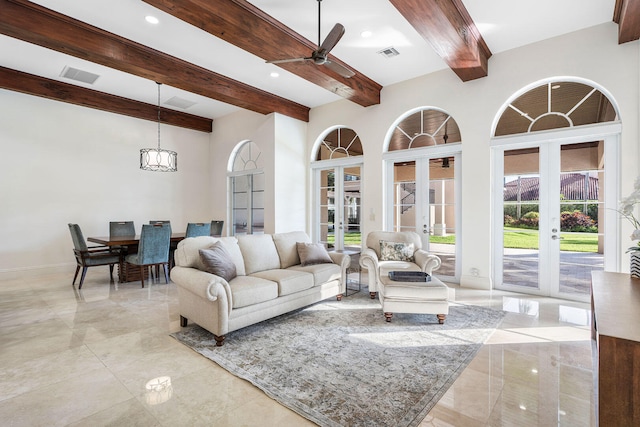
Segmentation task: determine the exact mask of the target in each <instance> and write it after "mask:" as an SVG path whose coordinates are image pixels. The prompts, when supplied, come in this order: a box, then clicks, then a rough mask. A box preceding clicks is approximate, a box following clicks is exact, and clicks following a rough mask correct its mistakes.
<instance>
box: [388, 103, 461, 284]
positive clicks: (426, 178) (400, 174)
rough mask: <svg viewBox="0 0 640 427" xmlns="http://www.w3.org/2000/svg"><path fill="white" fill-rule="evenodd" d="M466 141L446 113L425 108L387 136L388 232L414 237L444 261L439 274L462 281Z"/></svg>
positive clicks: (411, 113) (406, 117)
mask: <svg viewBox="0 0 640 427" xmlns="http://www.w3.org/2000/svg"><path fill="white" fill-rule="evenodd" d="M461 150H462V136H461V134H460V128H459V127H458V124H457V123H456V121H455V120H454V119H453V117H451V115H449V114H448V113H447V112H446V111H443V110H441V109H438V108H433V107H421V108H417V109H415V110H412V111H409V112H407V113H406V114H405V115H404V116H402V117H400V118H399V119H398V120H397V121H396V122H395V124H394V125H393V126H392V127H391V129H390V130H389V132H388V133H387V153H385V155H384V158H385V163H386V196H385V213H386V221H385V222H386V224H385V227H386V229H387V230H391V231H413V232H416V233H418V234H419V235H420V236H421V237H422V240H423V246H424V247H425V248H428V249H429V250H430V251H431V252H433V253H435V254H437V255H438V256H440V258H441V260H442V266H441V267H440V269H439V270H438V274H440V275H442V276H448V277H449V280H451V281H456V280H458V276H459V274H458V273H457V271H459V266H458V264H459V263H458V261H457V260H459V259H460V257H459V255H458V252H459V250H460V249H459V248H460V245H459V241H460V240H459V239H460V236H459V234H458V233H457V231H458V230H459V228H460V227H459V225H457V223H458V221H459V217H460V214H459V212H458V211H459V206H460V204H459V197H460V196H459V195H460V180H459V176H460V168H458V167H456V166H457V164H458V162H459V161H460V158H461Z"/></svg>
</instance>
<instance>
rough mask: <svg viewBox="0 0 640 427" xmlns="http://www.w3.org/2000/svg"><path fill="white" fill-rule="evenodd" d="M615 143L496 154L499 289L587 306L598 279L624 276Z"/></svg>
mask: <svg viewBox="0 0 640 427" xmlns="http://www.w3.org/2000/svg"><path fill="white" fill-rule="evenodd" d="M515 139H517V138H515ZM616 140H617V139H616V137H615V136H608V137H604V138H602V139H600V138H598V139H597V140H595V141H594V140H591V139H584V138H574V139H573V141H571V140H570V139H567V138H564V140H563V139H556V140H547V141H538V142H531V143H524V144H515V145H510V146H507V145H505V146H503V147H499V148H494V151H493V156H494V173H495V175H494V183H495V187H494V191H493V194H494V203H493V206H494V212H495V214H496V215H495V216H494V231H493V236H494V237H493V242H494V248H495V251H494V284H495V287H496V288H498V289H504V290H511V291H517V292H524V293H531V294H536V295H546V296H553V297H558V298H565V299H571V300H576V301H588V300H589V295H590V282H591V272H592V271H594V270H603V269H605V267H607V269H609V270H615V269H617V265H616V263H617V262H618V261H617V260H618V259H619V256H618V254H617V252H618V250H617V243H616V242H617V237H616V236H617V221H616V219H615V210H614V209H615V206H616V200H617V197H616V194H617V174H615V173H614V172H613V171H614V170H616V169H617V168H615V167H612V165H615V164H616V158H617V149H616V147H617V144H616V143H615V141H616ZM611 208H613V209H611Z"/></svg>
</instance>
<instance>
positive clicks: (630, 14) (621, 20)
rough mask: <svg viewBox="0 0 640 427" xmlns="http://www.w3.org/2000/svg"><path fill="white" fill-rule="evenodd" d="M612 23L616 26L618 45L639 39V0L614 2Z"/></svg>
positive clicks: (618, 0) (617, 0)
mask: <svg viewBox="0 0 640 427" xmlns="http://www.w3.org/2000/svg"><path fill="white" fill-rule="evenodd" d="M613 22H615V23H616V24H618V44H622V43H626V42H631V41H634V40H638V39H640V0H616V4H615V6H614V8H613Z"/></svg>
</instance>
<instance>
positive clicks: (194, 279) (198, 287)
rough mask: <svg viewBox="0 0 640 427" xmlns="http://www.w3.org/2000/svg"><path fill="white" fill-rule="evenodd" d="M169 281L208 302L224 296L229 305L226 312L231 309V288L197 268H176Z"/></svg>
mask: <svg viewBox="0 0 640 427" xmlns="http://www.w3.org/2000/svg"><path fill="white" fill-rule="evenodd" d="M171 280H172V281H173V282H175V283H176V285H178V286H180V287H182V288H184V289H187V290H188V291H190V292H191V293H193V294H195V295H197V296H199V297H201V298H204V299H207V300H209V301H216V300H218V298H221V297H222V295H223V294H225V295H226V297H227V298H226V299H227V301H228V304H229V306H228V307H227V310H228V312H229V313H231V308H232V307H233V301H232V297H231V288H230V287H229V283H227V281H226V280H224V279H223V278H222V277H220V276H216V275H215V274H211V273H207V272H206V271H201V270H198V269H197V268H191V267H179V266H176V267H174V268H172V269H171Z"/></svg>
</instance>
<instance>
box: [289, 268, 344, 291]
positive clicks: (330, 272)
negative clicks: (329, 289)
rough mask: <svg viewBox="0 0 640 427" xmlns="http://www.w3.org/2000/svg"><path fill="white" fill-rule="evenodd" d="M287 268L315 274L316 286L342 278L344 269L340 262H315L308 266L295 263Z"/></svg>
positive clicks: (314, 281)
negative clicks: (341, 267) (342, 269)
mask: <svg viewBox="0 0 640 427" xmlns="http://www.w3.org/2000/svg"><path fill="white" fill-rule="evenodd" d="M287 270H296V271H304V272H305V273H311V274H312V275H313V283H314V286H319V285H322V284H324V283H327V282H330V281H332V280H340V278H341V277H342V271H341V270H340V266H339V265H338V264H333V263H332V264H313V265H307V266H304V267H303V266H301V265H294V266H292V267H289V268H288V269H287Z"/></svg>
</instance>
